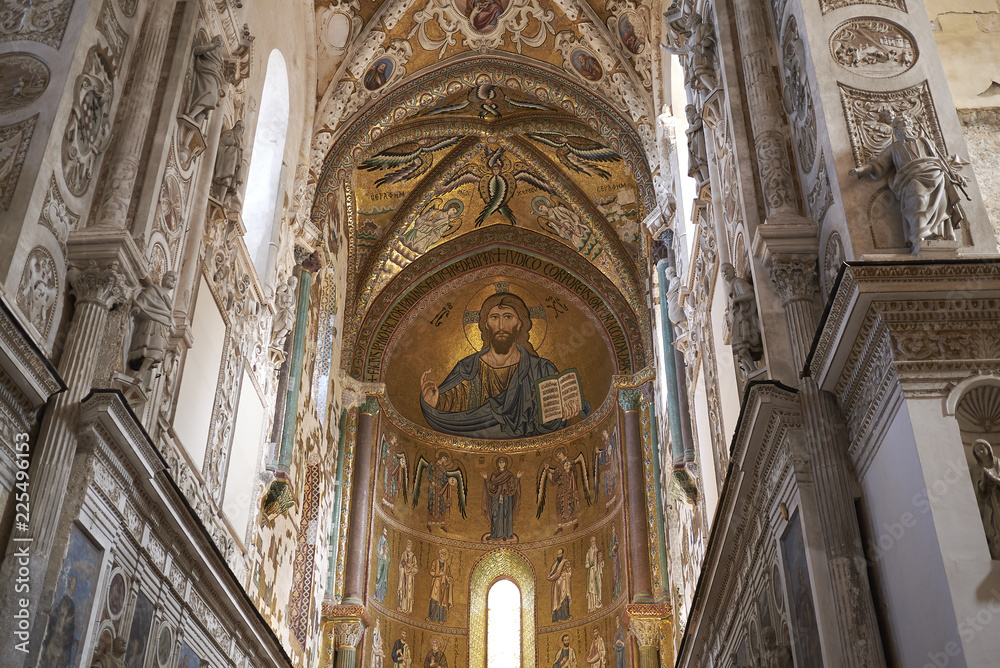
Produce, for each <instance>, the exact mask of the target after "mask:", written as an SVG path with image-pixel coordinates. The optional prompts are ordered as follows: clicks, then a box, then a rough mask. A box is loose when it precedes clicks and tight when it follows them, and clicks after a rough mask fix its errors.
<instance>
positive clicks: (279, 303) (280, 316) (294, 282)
mask: <svg viewBox="0 0 1000 668" xmlns="http://www.w3.org/2000/svg"><path fill="white" fill-rule="evenodd" d="M298 287H299V279H298V277H297V276H294V275H293V276H289V277H288V280H287V281H286V282H285V284H284V285H281V286H279V287H278V289H277V290H276V291H275V294H274V308H275V313H274V324H273V325H272V327H271V345H272V346H273V347H275V348H278V349H281V348H284V346H285V338H286V337H287V336H288V333H289V332H291V331H292V329H293V328H294V327H295V302H296V300H297V299H298V294H297V293H296V288H298Z"/></svg>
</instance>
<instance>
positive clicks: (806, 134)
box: [781, 16, 816, 172]
mask: <svg viewBox="0 0 1000 668" xmlns="http://www.w3.org/2000/svg"><path fill="white" fill-rule="evenodd" d="M783 35H784V36H783V37H782V39H781V65H782V75H783V79H784V91H783V92H782V104H783V105H784V108H785V113H786V114H788V119H789V121H790V122H791V126H792V135H793V137H794V139H795V150H796V153H797V154H798V156H799V167H800V168H801V169H802V171H804V172H810V171H812V166H813V164H814V162H815V160H816V110H815V108H814V107H813V100H812V93H811V92H810V90H809V81H808V78H807V75H806V72H807V70H806V63H807V59H806V49H805V44H804V43H803V42H802V38H801V37H800V36H799V27H798V21H797V20H796V19H795V17H794V16H791V17H789V19H788V22H787V23H786V24H785V30H784V31H783Z"/></svg>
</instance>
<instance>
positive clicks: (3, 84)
mask: <svg viewBox="0 0 1000 668" xmlns="http://www.w3.org/2000/svg"><path fill="white" fill-rule="evenodd" d="M49 76H50V73H49V68H48V66H47V65H46V64H45V63H44V62H42V61H41V59H39V58H36V57H35V56H32V55H31V54H28V53H6V54H4V55H2V56H0V114H6V113H8V112H11V111H16V110H17V109H21V108H23V107H27V106H28V105H29V104H31V103H32V102H34V101H35V100H37V99H38V98H39V97H40V96H41V95H42V93H44V92H45V89H46V87H47V86H48V85H49Z"/></svg>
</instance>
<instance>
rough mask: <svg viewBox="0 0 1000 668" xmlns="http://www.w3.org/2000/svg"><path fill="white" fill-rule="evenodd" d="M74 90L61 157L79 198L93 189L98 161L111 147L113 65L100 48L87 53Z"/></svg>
mask: <svg viewBox="0 0 1000 668" xmlns="http://www.w3.org/2000/svg"><path fill="white" fill-rule="evenodd" d="M75 89H76V90H75V92H74V96H73V98H74V99H73V109H72V111H71V112H70V120H69V123H68V124H67V125H66V131H65V133H64V134H63V150H62V156H63V176H64V178H65V180H66V186H67V187H68V188H69V190H70V192H72V193H73V194H74V195H77V196H79V195H83V194H84V193H85V192H86V191H87V188H88V187H89V186H90V180H91V178H92V177H93V173H94V167H95V165H96V162H97V158H98V157H99V156H100V155H101V153H103V152H104V151H106V150H107V149H108V146H109V145H110V144H111V102H112V100H113V99H114V74H113V69H112V64H111V62H110V61H109V60H108V59H107V56H105V55H104V53H103V52H102V51H101V50H100V49H99V48H98V47H96V46H95V47H91V49H90V53H88V54H87V60H86V63H85V64H84V67H83V72H82V73H81V74H80V76H78V77H77V78H76V85H75Z"/></svg>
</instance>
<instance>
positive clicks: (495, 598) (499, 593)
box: [486, 578, 521, 668]
mask: <svg viewBox="0 0 1000 668" xmlns="http://www.w3.org/2000/svg"><path fill="white" fill-rule="evenodd" d="M486 668H521V590H520V589H518V588H517V585H516V584H514V582H513V581H512V580H508V579H507V578H503V579H501V580H497V581H496V582H494V583H493V586H491V587H490V591H489V593H488V594H487V595H486Z"/></svg>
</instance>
